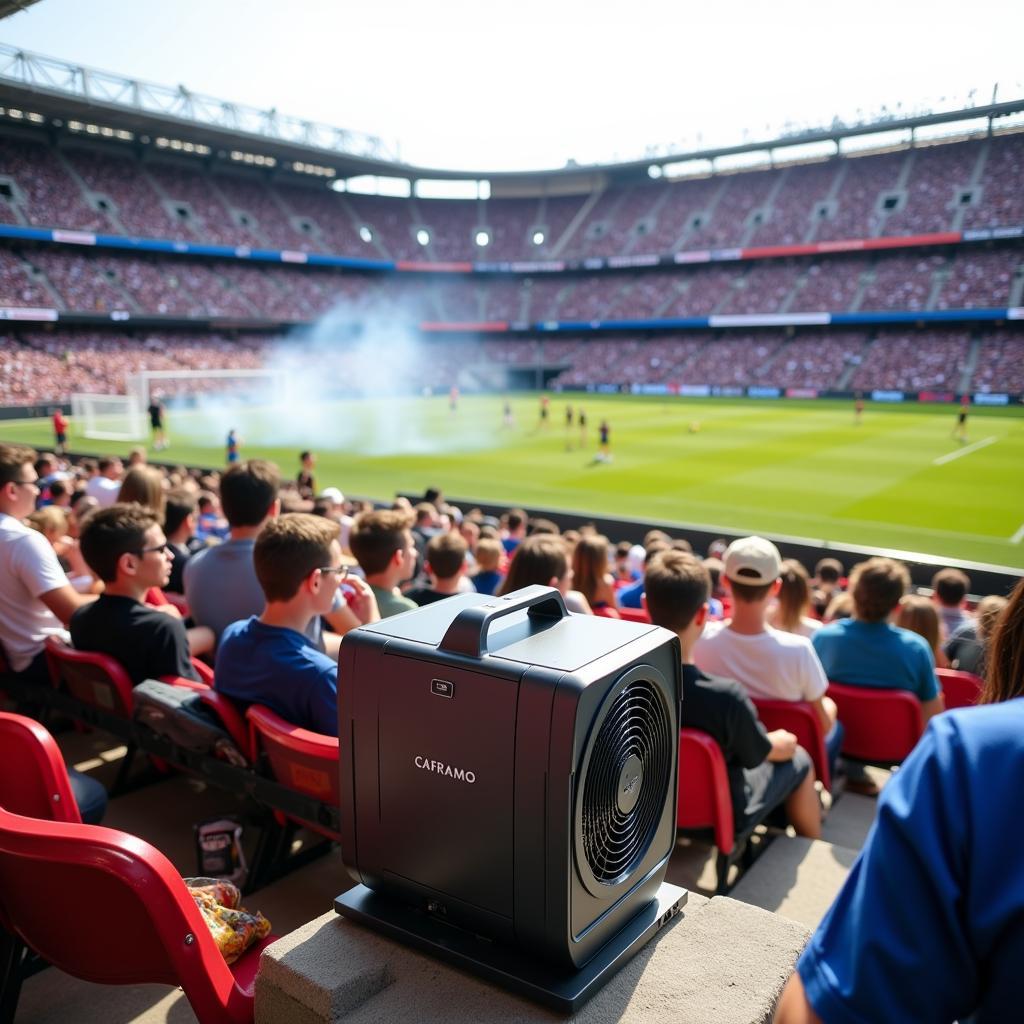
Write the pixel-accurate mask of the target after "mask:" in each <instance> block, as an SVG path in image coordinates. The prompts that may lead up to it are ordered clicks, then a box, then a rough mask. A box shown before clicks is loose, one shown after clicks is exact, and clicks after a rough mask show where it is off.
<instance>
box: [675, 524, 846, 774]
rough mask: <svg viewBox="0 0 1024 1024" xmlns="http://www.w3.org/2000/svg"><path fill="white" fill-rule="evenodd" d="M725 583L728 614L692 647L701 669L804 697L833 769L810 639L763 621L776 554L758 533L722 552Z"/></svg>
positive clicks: (774, 581) (834, 749) (835, 729)
mask: <svg viewBox="0 0 1024 1024" xmlns="http://www.w3.org/2000/svg"><path fill="white" fill-rule="evenodd" d="M724 565H725V573H724V575H725V581H726V587H727V588H728V590H729V593H730V595H731V597H732V617H731V618H729V619H725V620H724V621H723V622H712V623H710V624H709V626H708V628H707V630H705V633H704V636H702V637H701V639H700V640H699V641H698V642H697V645H696V647H695V648H694V660H695V661H696V662H697V664H698V665H699V666H700V668H701V669H702V670H703V671H704V672H708V673H710V674H713V675H719V676H726V677H727V678H730V679H736V680H738V681H739V682H740V683H742V684H743V686H744V687H745V688H746V690H747V693H749V694H750V695H751V696H752V697H765V698H768V699H772V700H792V701H807V702H808V703H809V704H811V705H812V706H813V707H814V709H815V711H816V713H817V715H818V719H819V721H820V722H821V727H822V732H824V733H825V745H826V747H827V748H828V756H829V762H830V765H831V767H832V770H833V772H835V769H836V764H837V762H838V758H839V751H840V749H841V747H842V739H843V728H842V726H841V725H840V724H839V723H838V722H837V721H836V705H835V702H834V701H833V700H832V699H831V698H829V697H827V696H826V695H825V691H826V690H827V689H828V679H827V677H826V675H825V672H824V670H823V669H822V666H821V662H820V661H819V660H818V656H817V655H816V654H815V653H814V648H813V647H812V646H811V642H810V640H808V639H807V637H805V636H799V635H798V634H795V633H783V632H782V631H781V630H777V629H773V628H772V627H771V626H769V625H768V622H767V618H768V604H769V602H770V601H771V599H772V598H773V597H774V596H776V595H777V594H778V592H779V590H780V589H781V585H782V584H781V581H780V580H779V574H780V573H781V571H782V558H781V557H780V555H779V550H778V548H776V546H775V545H774V544H773V543H772V542H771V541H768V540H765V539H764V538H763V537H742V538H741V539H739V540H735V541H733V542H732V543H731V544H730V545H729V547H728V548H727V549H726V552H725V559H724Z"/></svg>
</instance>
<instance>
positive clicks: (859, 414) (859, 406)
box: [853, 391, 864, 427]
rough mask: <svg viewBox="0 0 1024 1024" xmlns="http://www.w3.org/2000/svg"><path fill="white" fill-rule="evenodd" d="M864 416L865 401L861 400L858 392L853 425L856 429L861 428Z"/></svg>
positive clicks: (854, 405)
mask: <svg viewBox="0 0 1024 1024" xmlns="http://www.w3.org/2000/svg"><path fill="white" fill-rule="evenodd" d="M863 416H864V399H863V398H861V394H860V392H859V391H858V392H857V400H856V401H855V402H854V403H853V425H854V426H855V427H859V426H860V422H861V419H862V418H863Z"/></svg>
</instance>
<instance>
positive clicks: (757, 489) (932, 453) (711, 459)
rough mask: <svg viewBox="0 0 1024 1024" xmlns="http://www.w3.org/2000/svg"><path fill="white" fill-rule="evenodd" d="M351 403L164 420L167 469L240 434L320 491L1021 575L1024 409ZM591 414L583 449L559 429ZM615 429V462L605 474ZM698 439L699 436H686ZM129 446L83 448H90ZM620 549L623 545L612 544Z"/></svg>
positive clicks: (214, 457) (22, 424) (646, 402)
mask: <svg viewBox="0 0 1024 1024" xmlns="http://www.w3.org/2000/svg"><path fill="white" fill-rule="evenodd" d="M511 401H512V408H513V411H514V417H515V424H514V426H512V427H510V428H505V427H503V424H502V403H503V399H502V398H501V397H499V396H494V395H491V396H475V397H463V398H462V399H461V400H460V402H459V406H458V410H457V411H456V412H455V413H451V412H450V411H449V407H448V399H447V397H435V398H405V399H376V400H370V399H364V400H351V401H339V402H334V403H331V404H328V405H322V406H317V407H314V408H308V407H307V408H289V409H288V410H269V409H266V408H262V409H260V408H256V407H246V406H218V407H216V409H214V410H212V411H205V412H197V411H188V412H185V411H175V410H171V411H170V413H169V415H168V424H169V433H170V437H171V447H170V449H169V450H168V451H167V452H164V453H160V455H161V456H162V457H164V458H166V459H169V460H172V461H175V462H179V461H180V462H185V463H192V464H200V465H213V466H218V465H222V464H223V461H224V446H223V441H224V437H225V436H226V434H227V430H228V429H229V428H230V427H235V428H237V430H238V432H239V434H240V435H241V437H242V446H241V450H242V455H243V457H253V456H257V455H259V456H265V457H268V458H272V459H274V460H275V461H276V462H278V464H279V465H280V466H281V469H282V472H283V473H285V474H286V475H292V474H293V473H294V472H295V471H296V470H297V464H298V452H299V450H300V449H302V448H312V449H314V450H315V451H316V452H317V455H318V460H319V461H318V467H317V474H316V476H317V481H318V485H319V486H321V487H323V486H327V485H334V486H338V487H340V488H341V489H342V490H344V491H345V492H346V493H348V494H354V495H365V496H368V497H374V498H378V499H390V497H392V496H393V495H394V493H395V492H396V490H407V491H420V490H422V489H424V488H425V487H428V486H436V487H441V488H442V489H443V490H444V492H445V494H446V496H448V497H449V498H451V499H452V500H455V499H461V500H463V501H471V500H478V501H488V502H494V503H500V504H508V505H524V506H526V507H527V508H534V509H536V508H548V509H556V510H557V509H561V510H566V511H574V512H582V513H584V514H595V515H596V514H607V515H611V516H624V517H630V518H634V519H641V520H647V519H650V520H656V521H659V522H668V523H677V524H695V525H706V526H710V527H722V528H728V529H733V530H743V531H747V530H749V531H761V532H764V533H773V534H786V535H790V536H797V537H804V538H810V539H814V540H819V541H830V542H833V543H850V544H857V545H864V546H871V547H885V548H894V549H899V550H902V551H909V552H922V553H926V554H933V555H936V556H940V557H946V558H957V559H966V560H974V561H980V562H989V563H994V564H997V565H1005V566H1014V567H1018V568H1024V472H1022V469H1024V409H989V408H980V409H978V408H972V409H971V414H970V420H969V433H970V436H969V439H968V441H967V442H966V443H961V442H960V441H957V440H954V439H953V438H952V437H951V431H952V428H953V426H954V424H955V420H956V411H957V410H956V408H955V407H953V406H919V405H907V406H893V405H884V404H873V403H869V404H868V407H867V409H866V410H865V413H864V417H863V422H862V423H861V424H860V425H859V426H858V425H855V424H854V422H853V409H852V403H849V402H844V403H837V402H824V401H817V402H796V401H793V402H785V401H775V402H759V401H752V400H742V401H729V400H719V399H707V400H699V399H698V400H691V399H679V398H650V397H633V396H596V395H577V394H574V395H563V396H554V397H553V398H552V401H551V412H550V418H549V420H548V423H547V426H541V424H540V419H539V401H538V396H537V395H535V394H534V395H522V394H519V395H516V396H515V397H514V398H512V400H511ZM569 404H571V405H572V406H573V407H574V409H576V410H578V409H579V407H580V406H581V405H582V406H583V407H584V408H585V409H586V414H587V420H588V437H587V439H586V445H585V447H581V443H580V442H581V439H580V435H579V429H578V427H576V426H575V425H574V426H573V428H572V430H571V431H568V432H567V431H566V428H565V408H566V406H567V405H569ZM602 419H606V420H607V421H608V423H609V424H610V426H611V452H612V459H611V461H610V462H599V461H597V460H595V455H596V452H597V448H598V446H597V432H598V431H597V428H598V424H599V423H600V422H601V420H602ZM691 427H692V428H694V429H693V430H691ZM0 436H2V437H3V438H4V439H5V440H10V441H24V442H30V443H35V444H40V445H42V444H50V443H51V433H50V427H49V423H48V422H47V421H41V420H36V421H25V420H22V421H5V422H3V423H0ZM131 447H132V445H131V444H130V443H123V442H106V441H93V440H88V439H84V438H80V437H78V436H77V435H76V433H75V429H74V425H72V448H73V449H74V450H78V451H87V452H98V451H111V452H118V453H122V454H123V453H125V452H127V450H128V449H129V448H131ZM613 539H614V538H613Z"/></svg>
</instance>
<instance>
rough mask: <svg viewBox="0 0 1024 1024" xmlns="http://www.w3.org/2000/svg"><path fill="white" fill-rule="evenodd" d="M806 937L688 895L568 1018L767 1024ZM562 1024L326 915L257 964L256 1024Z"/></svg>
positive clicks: (738, 906) (743, 909) (764, 917)
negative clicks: (669, 919) (659, 928)
mask: <svg viewBox="0 0 1024 1024" xmlns="http://www.w3.org/2000/svg"><path fill="white" fill-rule="evenodd" d="M807 938H808V932H807V930H806V929H805V928H803V927H802V926H800V925H799V924H796V923H794V922H792V921H789V920H787V919H785V918H782V917H779V916H778V915H774V914H770V913H767V912H766V911H764V910H761V909H759V908H757V907H753V906H748V905H746V904H743V903H739V902H737V901H736V900H733V899H729V898H727V897H715V898H714V899H711V900H708V899H706V898H704V897H703V896H700V895H697V894H695V893H691V895H690V899H689V903H688V904H687V906H686V908H685V910H684V912H683V914H682V915H680V917H678V918H677V919H676V920H675V921H674V922H673V923H672V924H671V925H669V926H667V927H666V928H664V929H662V931H661V932H659V933H658V934H657V935H656V936H655V938H654V939H652V940H651V942H649V943H648V944H647V946H645V947H644V948H643V949H642V950H641V951H640V952H639V953H638V954H637V956H636V957H634V958H633V960H632V961H630V963H628V964H627V965H626V966H625V967H624V968H623V969H622V970H621V971H620V972H619V973H618V974H617V975H616V976H615V977H614V978H613V979H612V980H611V981H610V982H609V983H608V984H607V985H606V986H605V988H603V989H602V990H601V991H600V992H599V993H597V995H596V996H594V998H593V999H591V1000H590V1002H589V1003H587V1004H586V1005H585V1006H583V1007H582V1008H581V1009H580V1011H579V1012H578V1013H577V1014H576V1015H575V1016H574V1017H572V1018H569V1019H571V1020H572V1021H573V1022H578V1024H611V1022H613V1021H614V1022H618V1024H648V1022H650V1024H654V1022H655V1021H657V1022H659V1024H660V1022H662V1021H664V1020H673V1021H678V1022H683V1024H753V1022H758V1024H760V1022H762V1021H763V1022H767V1021H769V1020H770V1019H771V1014H772V1011H773V1009H774V1006H775V1002H776V1000H777V999H778V996H779V993H780V992H781V990H782V986H783V984H784V983H785V980H786V978H787V977H788V976H789V973H790V971H791V970H792V968H793V965H794V963H795V962H796V958H797V956H798V955H799V953H800V951H801V949H802V948H803V946H804V944H805V943H806V941H807ZM559 1019H563V1020H564V1019H567V1018H561V1017H559V1015H558V1014H555V1013H553V1012H552V1011H550V1010H546V1009H544V1008H542V1007H540V1006H537V1005H535V1004H534V1003H531V1002H528V1001H526V1000H524V999H521V998H519V997H518V996H514V995H512V994H510V993H508V992H506V991H504V990H503V989H499V988H496V987H494V986H493V985H490V984H488V983H485V982H483V981H480V980H478V979H477V978H474V977H473V976H471V975H468V974H465V973H463V972H461V971H458V970H455V969H454V968H451V967H449V966H448V965H446V964H444V963H441V962H440V961H438V960H434V959H432V958H431V957H428V956H425V955H423V954H421V953H418V952H416V951H415V950H412V949H409V948H407V947H405V946H402V945H399V944H398V943H395V942H393V941H391V940H390V939H386V938H384V937H382V936H380V935H377V934H376V933H374V932H373V931H370V930H368V929H365V928H363V927H361V926H360V925H357V924H354V923H353V922H350V921H346V920H345V919H344V918H340V917H338V916H337V915H335V914H334V913H328V914H324V915H323V916H322V917H319V918H317V919H315V920H313V921H310V922H309V923H308V924H307V925H305V926H304V927H302V928H300V929H298V930H297V931H295V932H292V933H291V934H290V935H286V936H284V937H283V938H282V939H280V940H279V941H278V942H276V943H274V944H273V945H272V946H270V947H269V948H268V949H267V950H266V951H265V952H264V954H263V959H262V961H261V965H260V974H259V977H258V979H257V982H256V1024H271V1022H278V1021H281V1020H288V1021H289V1022H295V1024H327V1022H330V1024H336V1022H344V1024H371V1022H373V1024H376V1022H378V1021H381V1020H387V1021H388V1022H389V1024H406V1022H408V1024H434V1022H436V1024H453V1022H458V1021H466V1022H470V1021H472V1022H477V1021H487V1022H490V1024H514V1022H526V1024H530V1022H550V1021H554V1020H559Z"/></svg>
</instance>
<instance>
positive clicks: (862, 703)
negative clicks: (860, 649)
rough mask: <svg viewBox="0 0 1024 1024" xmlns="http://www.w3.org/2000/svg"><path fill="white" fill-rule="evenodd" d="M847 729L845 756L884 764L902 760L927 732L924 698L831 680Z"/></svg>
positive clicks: (829, 691)
mask: <svg viewBox="0 0 1024 1024" xmlns="http://www.w3.org/2000/svg"><path fill="white" fill-rule="evenodd" d="M828 695H829V696H830V697H831V698H832V699H833V700H834V701H835V702H836V707H837V708H838V709H839V721H840V722H842V723H843V727H844V728H845V729H846V736H845V738H844V740H843V756H844V757H850V758H853V759H854V760H855V761H865V762H867V763H868V764H878V765H883V766H885V767H891V766H892V765H897V764H900V763H901V762H902V761H903V759H904V758H905V757H906V756H907V755H908V754H909V753H910V752H911V750H913V749H914V746H915V745H916V744H917V741H918V740H919V739H920V738H921V734H922V732H924V717H923V715H922V713H921V702H920V701H919V700H918V699H917V697H915V696H914V694H912V693H910V692H909V691H908V690H895V689H880V688H875V687H870V686H849V685H847V684H845V683H837V682H833V681H831V680H830V681H829V684H828Z"/></svg>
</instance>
